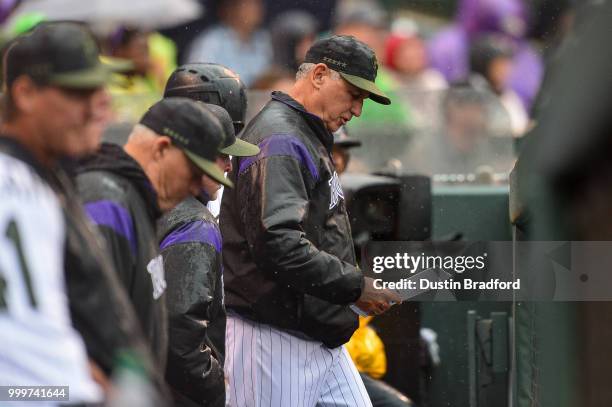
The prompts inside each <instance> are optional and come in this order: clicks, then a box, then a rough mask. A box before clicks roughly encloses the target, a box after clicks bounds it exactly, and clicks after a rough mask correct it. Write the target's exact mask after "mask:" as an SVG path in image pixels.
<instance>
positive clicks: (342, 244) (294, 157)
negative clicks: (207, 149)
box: [220, 36, 400, 406]
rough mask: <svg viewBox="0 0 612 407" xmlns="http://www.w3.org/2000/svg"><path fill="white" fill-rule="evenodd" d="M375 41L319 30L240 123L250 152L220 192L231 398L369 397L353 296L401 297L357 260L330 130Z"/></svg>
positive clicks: (378, 305) (367, 91)
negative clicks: (354, 352) (351, 345)
mask: <svg viewBox="0 0 612 407" xmlns="http://www.w3.org/2000/svg"><path fill="white" fill-rule="evenodd" d="M377 68H378V64H377V62H376V57H375V55H374V53H373V51H372V50H371V49H370V48H369V47H368V46H367V45H365V44H364V43H362V42H360V41H358V40H356V39H355V38H354V37H349V36H333V37H331V38H328V39H324V40H320V41H317V42H316V43H315V44H314V45H313V46H312V47H311V48H310V50H309V51H308V53H307V55H306V58H305V63H304V64H302V65H301V66H300V68H299V70H298V73H297V76H296V83H295V85H294V87H293V89H292V90H291V92H290V93H289V94H284V93H280V92H273V93H272V100H271V101H270V102H269V103H268V104H267V105H266V106H265V107H264V108H263V110H262V111H261V112H260V113H259V114H258V115H257V116H256V117H255V118H254V119H253V120H252V121H251V122H250V123H249V125H248V126H247V128H246V129H245V131H244V135H243V139H244V140H245V141H248V142H251V143H254V144H258V145H259V148H260V150H261V151H260V153H259V154H258V155H257V156H255V157H248V158H241V159H235V161H234V163H233V164H234V171H233V172H232V173H231V175H230V179H232V180H233V182H234V183H235V185H236V187H235V189H234V190H232V191H227V192H225V193H224V196H223V203H222V206H221V217H220V226H221V232H222V235H223V240H224V246H223V261H224V276H225V284H226V285H225V287H226V290H225V294H226V307H227V308H228V318H227V329H226V359H225V371H226V376H227V380H228V387H227V393H226V394H227V398H228V402H229V404H230V405H232V406H251V405H253V406H254V405H259V404H263V405H273V406H286V405H306V406H314V405H317V404H318V405H330V404H335V405H343V406H370V405H371V403H370V400H369V398H368V396H367V393H366V391H365V389H364V387H363V383H362V382H361V379H360V378H359V375H358V373H357V371H356V369H355V366H354V365H353V363H352V362H351V360H350V357H349V356H348V353H347V352H346V350H345V349H344V348H343V346H342V345H343V344H344V343H346V342H347V341H348V340H349V338H350V337H351V335H352V333H353V332H354V331H355V329H356V328H357V326H358V321H357V314H356V313H355V312H354V311H353V310H352V309H351V305H356V306H357V307H358V308H360V309H361V310H362V311H365V312H367V313H371V314H380V313H382V312H384V311H386V310H387V309H388V308H389V307H390V306H391V305H392V304H393V303H394V302H399V301H400V299H399V297H398V296H397V295H396V294H395V293H392V292H389V291H386V290H375V289H374V288H373V286H372V280H371V279H369V278H364V276H363V275H362V273H361V271H360V270H359V268H358V267H357V266H356V260H355V253H354V248H353V242H352V239H351V231H350V226H349V220H348V217H347V214H346V205H345V202H344V196H343V192H342V187H341V185H340V182H339V179H338V175H337V173H336V171H335V170H334V165H333V161H332V159H331V155H330V154H331V150H332V146H333V136H332V134H331V133H332V132H334V131H336V130H337V129H338V128H339V127H340V126H342V125H344V124H346V123H347V122H348V121H349V120H351V118H352V117H353V116H357V117H358V116H359V115H360V114H361V109H362V106H363V101H364V99H365V98H367V97H370V98H371V99H373V100H374V101H376V102H379V103H382V104H389V103H390V101H389V99H388V98H387V97H386V96H385V95H384V93H382V92H381V91H380V90H379V89H378V88H377V87H376V85H374V79H375V78H376V71H377Z"/></svg>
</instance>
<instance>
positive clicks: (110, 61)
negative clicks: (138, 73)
mask: <svg viewBox="0 0 612 407" xmlns="http://www.w3.org/2000/svg"><path fill="white" fill-rule="evenodd" d="M100 62H101V63H103V64H104V65H105V66H106V67H107V68H108V69H110V71H111V72H113V73H125V72H130V71H132V70H134V62H132V61H130V60H129V59H123V58H115V57H109V56H108V55H100Z"/></svg>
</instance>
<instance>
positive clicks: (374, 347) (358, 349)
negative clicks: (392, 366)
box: [344, 317, 387, 379]
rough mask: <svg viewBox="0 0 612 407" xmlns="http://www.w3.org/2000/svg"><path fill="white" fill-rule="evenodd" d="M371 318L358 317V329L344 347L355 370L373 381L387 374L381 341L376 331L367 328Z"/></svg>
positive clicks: (383, 347)
mask: <svg viewBox="0 0 612 407" xmlns="http://www.w3.org/2000/svg"><path fill="white" fill-rule="evenodd" d="M372 318H373V317H359V328H358V329H357V330H356V331H355V333H354V334H353V336H352V337H351V340H350V341H348V343H347V344H346V345H344V346H346V349H347V350H348V352H349V354H350V355H351V358H352V359H353V362H355V366H357V370H359V371H360V372H361V373H365V374H367V375H368V376H370V377H372V378H374V379H380V378H381V377H383V376H384V375H385V373H387V356H386V355H385V345H384V344H383V342H382V340H381V339H380V337H379V336H378V334H377V333H376V331H375V330H374V329H373V328H372V327H370V326H368V323H369V322H370V321H371V320H372Z"/></svg>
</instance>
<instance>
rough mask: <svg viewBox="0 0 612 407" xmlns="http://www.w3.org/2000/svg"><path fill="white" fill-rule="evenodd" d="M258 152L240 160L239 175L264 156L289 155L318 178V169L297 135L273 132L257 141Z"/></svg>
mask: <svg viewBox="0 0 612 407" xmlns="http://www.w3.org/2000/svg"><path fill="white" fill-rule="evenodd" d="M259 150H260V151H259V154H257V155H256V156H252V157H246V158H244V159H242V160H240V167H239V169H238V174H239V175H241V174H242V173H243V172H245V171H246V170H247V169H248V168H249V167H250V166H251V165H253V164H254V163H256V162H257V161H259V160H261V159H264V158H266V157H272V156H275V155H277V156H289V157H293V158H295V159H296V160H298V162H299V163H300V164H301V165H303V166H305V167H306V168H308V171H310V175H312V178H313V179H314V180H315V181H318V180H319V170H318V168H317V166H316V165H315V162H314V160H313V159H312V157H311V155H310V153H309V152H308V149H307V148H306V146H305V145H304V143H302V142H301V141H300V140H299V139H298V138H297V137H295V136H292V135H290V134H274V135H272V136H270V137H267V138H266V139H265V140H263V141H262V142H261V143H259Z"/></svg>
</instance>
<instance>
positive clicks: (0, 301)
mask: <svg viewBox="0 0 612 407" xmlns="http://www.w3.org/2000/svg"><path fill="white" fill-rule="evenodd" d="M4 235H5V236H6V237H7V238H9V240H11V241H12V242H13V245H15V250H16V251H17V256H18V257H19V267H20V268H21V274H22V275H23V280H24V282H25V286H26V289H27V290H28V298H29V300H30V305H31V306H32V307H34V308H36V305H37V304H36V298H35V297H34V289H33V288H32V278H31V277H30V270H29V269H28V265H27V264H26V261H25V255H24V254H23V246H22V245H21V238H20V236H19V229H18V228H17V223H16V222H15V220H14V219H13V220H11V221H10V222H9V224H8V226H7V228H6V231H5V232H4ZM5 291H6V280H4V279H3V278H2V276H0V308H2V309H5V308H6V307H7V302H6V298H5V296H4V292H5Z"/></svg>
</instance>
